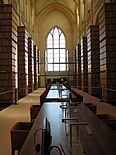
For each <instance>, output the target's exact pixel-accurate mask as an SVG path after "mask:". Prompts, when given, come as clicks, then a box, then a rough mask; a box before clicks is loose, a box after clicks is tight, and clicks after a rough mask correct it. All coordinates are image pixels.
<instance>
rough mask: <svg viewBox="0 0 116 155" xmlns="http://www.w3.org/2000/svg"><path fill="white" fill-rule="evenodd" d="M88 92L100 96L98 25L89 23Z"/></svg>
mask: <svg viewBox="0 0 116 155" xmlns="http://www.w3.org/2000/svg"><path fill="white" fill-rule="evenodd" d="M87 51H88V92H89V93H90V94H92V95H94V96H96V97H100V89H99V88H100V52H99V27H98V26H96V25H91V26H90V27H89V28H88V31H87Z"/></svg>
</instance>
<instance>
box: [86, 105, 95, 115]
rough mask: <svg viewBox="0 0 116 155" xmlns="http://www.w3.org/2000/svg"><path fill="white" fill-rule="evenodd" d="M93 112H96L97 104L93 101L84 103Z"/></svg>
mask: <svg viewBox="0 0 116 155" xmlns="http://www.w3.org/2000/svg"><path fill="white" fill-rule="evenodd" d="M84 105H86V106H87V107H88V108H89V109H90V110H91V111H92V112H93V113H95V114H96V111H97V106H96V105H95V104H93V103H84Z"/></svg>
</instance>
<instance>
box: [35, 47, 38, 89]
mask: <svg viewBox="0 0 116 155" xmlns="http://www.w3.org/2000/svg"><path fill="white" fill-rule="evenodd" d="M37 88H38V49H37V46H36V45H35V44H34V89H35V90H36V89H37Z"/></svg>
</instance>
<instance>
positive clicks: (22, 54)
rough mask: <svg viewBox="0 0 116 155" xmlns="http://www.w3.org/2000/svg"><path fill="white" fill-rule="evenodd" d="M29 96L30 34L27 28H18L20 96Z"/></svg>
mask: <svg viewBox="0 0 116 155" xmlns="http://www.w3.org/2000/svg"><path fill="white" fill-rule="evenodd" d="M27 94H28V33H27V31H26V28H25V26H18V96H19V98H22V97H24V96H26V95H27Z"/></svg>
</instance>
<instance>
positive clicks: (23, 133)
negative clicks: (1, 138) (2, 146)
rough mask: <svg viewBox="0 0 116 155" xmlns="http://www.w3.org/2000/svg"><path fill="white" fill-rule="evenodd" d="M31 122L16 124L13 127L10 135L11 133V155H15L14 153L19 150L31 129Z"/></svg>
mask: <svg viewBox="0 0 116 155" xmlns="http://www.w3.org/2000/svg"><path fill="white" fill-rule="evenodd" d="M32 125H33V123H32V122H17V123H16V124H14V125H13V127H12V129H11V131H10V133H11V148H12V155H15V151H16V150H18V153H19V152H20V149H21V147H22V145H23V143H24V141H25V139H26V137H27V135H28V133H29V131H30V129H31V127H32Z"/></svg>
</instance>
